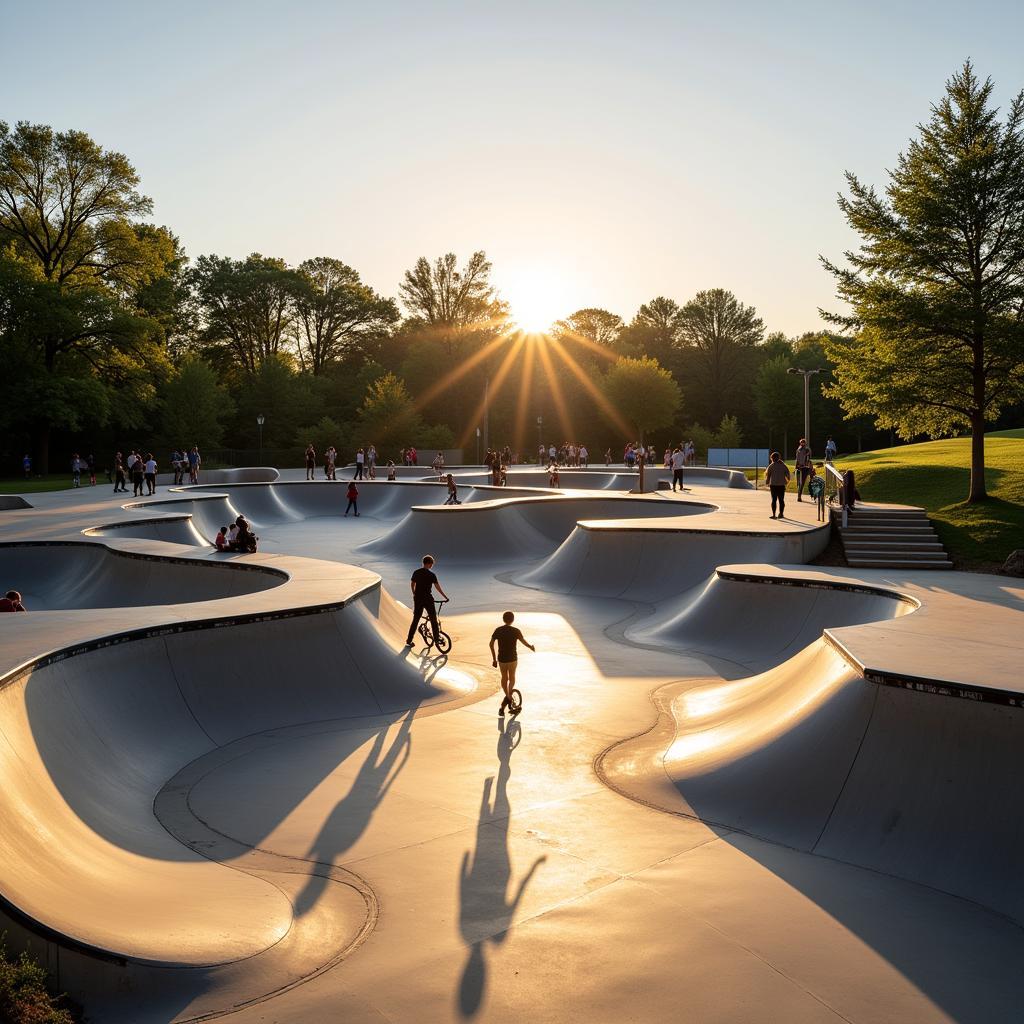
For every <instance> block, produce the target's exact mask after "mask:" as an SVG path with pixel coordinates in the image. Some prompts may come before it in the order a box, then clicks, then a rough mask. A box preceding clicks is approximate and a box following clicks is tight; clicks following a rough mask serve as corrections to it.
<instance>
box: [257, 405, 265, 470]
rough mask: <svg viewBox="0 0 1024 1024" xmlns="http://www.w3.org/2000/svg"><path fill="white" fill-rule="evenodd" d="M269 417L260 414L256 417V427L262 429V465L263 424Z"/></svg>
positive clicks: (261, 463)
mask: <svg viewBox="0 0 1024 1024" xmlns="http://www.w3.org/2000/svg"><path fill="white" fill-rule="evenodd" d="M266 421H267V417H266V416H264V415H263V413H260V414H259V415H258V416H257V417H256V426H257V427H259V428H260V465H261V466H262V465H263V424H264V423H266Z"/></svg>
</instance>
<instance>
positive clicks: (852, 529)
mask: <svg viewBox="0 0 1024 1024" xmlns="http://www.w3.org/2000/svg"><path fill="white" fill-rule="evenodd" d="M839 532H840V533H841V534H842V535H843V536H844V537H886V536H888V537H922V536H927V537H932V536H935V535H936V534H935V527H934V526H866V525H865V526H846V527H843V526H841V527H839Z"/></svg>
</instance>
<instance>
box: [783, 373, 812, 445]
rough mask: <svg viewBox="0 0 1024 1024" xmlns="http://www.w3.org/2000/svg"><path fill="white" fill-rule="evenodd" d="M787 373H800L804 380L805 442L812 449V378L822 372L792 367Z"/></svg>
mask: <svg viewBox="0 0 1024 1024" xmlns="http://www.w3.org/2000/svg"><path fill="white" fill-rule="evenodd" d="M786 373H798V374H800V376H801V377H803V379H804V441H806V442H807V447H808V448H810V447H811V388H810V385H811V378H812V377H813V376H814V375H815V374H816V373H821V370H820V369H819V370H798V369H797V368H796V367H795V366H791V367H790V368H789V369H788V370H787V371H786Z"/></svg>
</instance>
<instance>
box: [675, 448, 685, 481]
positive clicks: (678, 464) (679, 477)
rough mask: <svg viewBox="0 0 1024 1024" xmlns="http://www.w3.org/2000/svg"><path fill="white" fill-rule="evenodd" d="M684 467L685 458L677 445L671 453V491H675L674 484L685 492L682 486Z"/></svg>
mask: <svg viewBox="0 0 1024 1024" xmlns="http://www.w3.org/2000/svg"><path fill="white" fill-rule="evenodd" d="M685 465H686V456H685V455H684V454H683V452H682V450H681V449H680V448H679V446H678V445H677V446H676V448H675V450H674V451H673V452H672V490H673V491H674V490H675V489H676V484H679V489H680V490H681V491H685V490H686V488H685V487H684V486H683V467H684V466H685Z"/></svg>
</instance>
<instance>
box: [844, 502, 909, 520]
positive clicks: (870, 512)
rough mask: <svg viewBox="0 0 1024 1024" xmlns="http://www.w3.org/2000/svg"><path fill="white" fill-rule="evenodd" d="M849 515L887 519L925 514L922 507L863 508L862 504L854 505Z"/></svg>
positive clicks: (907, 517)
mask: <svg viewBox="0 0 1024 1024" xmlns="http://www.w3.org/2000/svg"><path fill="white" fill-rule="evenodd" d="M850 515H851V516H885V517H886V518H889V519H917V518H919V517H921V516H927V515H928V513H927V512H925V510H924V509H923V508H908V509H898V508H865V507H864V506H862V505H857V506H855V507H854V509H853V511H852V512H851V513H850Z"/></svg>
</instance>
